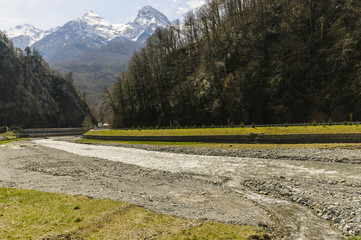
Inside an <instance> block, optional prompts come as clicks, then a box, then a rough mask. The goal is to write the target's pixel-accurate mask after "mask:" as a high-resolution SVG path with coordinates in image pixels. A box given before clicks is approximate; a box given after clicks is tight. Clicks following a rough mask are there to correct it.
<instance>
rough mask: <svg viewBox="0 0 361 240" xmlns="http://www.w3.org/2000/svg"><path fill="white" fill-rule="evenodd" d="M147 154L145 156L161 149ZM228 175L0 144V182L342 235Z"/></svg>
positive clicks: (284, 235)
mask: <svg viewBox="0 0 361 240" xmlns="http://www.w3.org/2000/svg"><path fill="white" fill-rule="evenodd" d="M87 151H88V152H89V151H91V147H90V146H88V147H87ZM118 151H119V152H118V153H119V154H121V153H123V152H125V151H126V150H125V149H121V148H119V149H118ZM134 151H135V152H134V154H135V155H134V156H133V157H132V158H135V159H137V158H138V159H143V155H142V154H145V153H144V152H142V151H139V150H136V149H134ZM148 154H150V155H146V156H147V157H146V158H151V157H150V156H152V155H153V156H159V155H161V154H159V153H155V152H148ZM141 156H142V157H141ZM178 157H181V158H185V156H182V155H178ZM127 158H129V156H128V157H126V158H125V159H127ZM173 159H174V156H173V155H172V156H171V158H170V160H173ZM124 161H125V160H124ZM153 168H155V167H153ZM160 169H161V168H160ZM196 169H197V168H196ZM198 169H199V168H198ZM165 170H166V171H165ZM229 180H230V177H227V175H224V174H212V173H205V174H202V172H190V171H185V170H182V171H173V172H171V171H169V170H167V169H163V170H162V169H161V170H155V169H153V170H152V169H150V168H149V166H148V167H147V168H145V167H140V166H135V165H132V164H126V163H122V162H114V161H109V160H104V159H101V158H92V157H84V156H79V155H74V154H72V153H67V152H65V151H62V150H56V149H51V148H47V147H44V146H41V145H39V144H36V143H34V142H30V141H27V142H18V143H11V144H7V145H4V146H1V147H0V186H3V187H16V188H25V189H36V190H42V191H50V192H62V193H68V194H82V195H87V196H91V197H94V198H110V199H115V200H120V201H124V202H130V203H134V204H137V205H140V206H143V207H146V208H147V209H150V210H154V211H158V212H163V213H167V214H171V215H175V216H181V217H189V218H201V219H212V220H218V221H223V222H234V223H238V224H248V225H255V226H263V227H265V228H266V229H268V230H270V231H272V232H273V233H274V234H276V235H277V237H275V238H279V239H342V236H341V235H340V233H339V232H337V231H335V230H334V229H333V227H331V226H330V222H329V221H327V220H325V219H322V218H320V217H318V216H317V215H316V214H315V212H313V211H311V210H309V209H308V208H307V206H301V205H300V204H296V203H293V202H291V201H286V200H282V199H278V198H273V197H269V196H263V195H260V194H256V193H254V192H253V191H249V190H248V188H246V187H244V185H243V183H242V184H237V186H233V187H230V184H229V183H230V182H232V181H229ZM237 181H239V180H237ZM242 181H243V180H242ZM253 182H256V181H255V180H254V181H253ZM233 184H234V183H233ZM254 185H255V186H254V188H255V189H256V188H257V187H258V185H256V184H254ZM250 186H251V185H250Z"/></svg>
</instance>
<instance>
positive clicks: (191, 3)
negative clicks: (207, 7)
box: [186, 0, 205, 9]
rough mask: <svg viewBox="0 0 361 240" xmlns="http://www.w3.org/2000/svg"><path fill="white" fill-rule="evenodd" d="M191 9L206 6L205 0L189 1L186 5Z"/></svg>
mask: <svg viewBox="0 0 361 240" xmlns="http://www.w3.org/2000/svg"><path fill="white" fill-rule="evenodd" d="M186 4H187V5H188V6H189V7H190V8H192V9H195V8H199V7H201V6H203V4H205V1H204V0H192V1H188V2H187V3H186Z"/></svg>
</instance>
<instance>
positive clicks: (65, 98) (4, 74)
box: [0, 32, 94, 128]
mask: <svg viewBox="0 0 361 240" xmlns="http://www.w3.org/2000/svg"><path fill="white" fill-rule="evenodd" d="M72 81H73V80H72V75H71V74H68V75H67V76H66V77H62V76H61V75H60V74H58V73H56V72H54V71H53V70H51V69H50V68H49V66H48V64H47V63H46V62H45V61H44V60H43V59H42V57H41V56H40V54H39V52H38V51H36V50H33V51H32V50H31V49H30V48H29V47H27V48H26V49H25V52H23V50H21V49H18V48H14V46H13V43H12V42H11V41H10V40H9V39H8V38H7V37H6V36H5V34H3V33H1V32H0V126H9V127H10V126H12V125H15V126H17V127H23V128H37V127H42V128H44V127H80V126H82V123H83V121H84V119H85V118H86V117H90V119H93V120H94V117H93V116H92V113H91V111H90V109H89V107H88V105H87V104H86V102H85V101H84V99H82V97H81V95H80V94H79V93H78V91H77V90H76V89H75V88H74V86H73V83H72Z"/></svg>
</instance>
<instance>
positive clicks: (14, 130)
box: [10, 125, 21, 133]
mask: <svg viewBox="0 0 361 240" xmlns="http://www.w3.org/2000/svg"><path fill="white" fill-rule="evenodd" d="M10 131H11V132H14V133H19V132H21V127H20V126H15V125H12V126H11V127H10Z"/></svg>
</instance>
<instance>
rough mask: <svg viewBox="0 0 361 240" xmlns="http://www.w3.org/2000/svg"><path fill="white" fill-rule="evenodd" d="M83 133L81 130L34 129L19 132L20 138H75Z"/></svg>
mask: <svg viewBox="0 0 361 240" xmlns="http://www.w3.org/2000/svg"><path fill="white" fill-rule="evenodd" d="M85 132H86V131H85V130H84V129H83V128H34V129H23V130H21V131H20V137H47V136H49V137H50V136H76V135H83V134H84V133H85Z"/></svg>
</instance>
